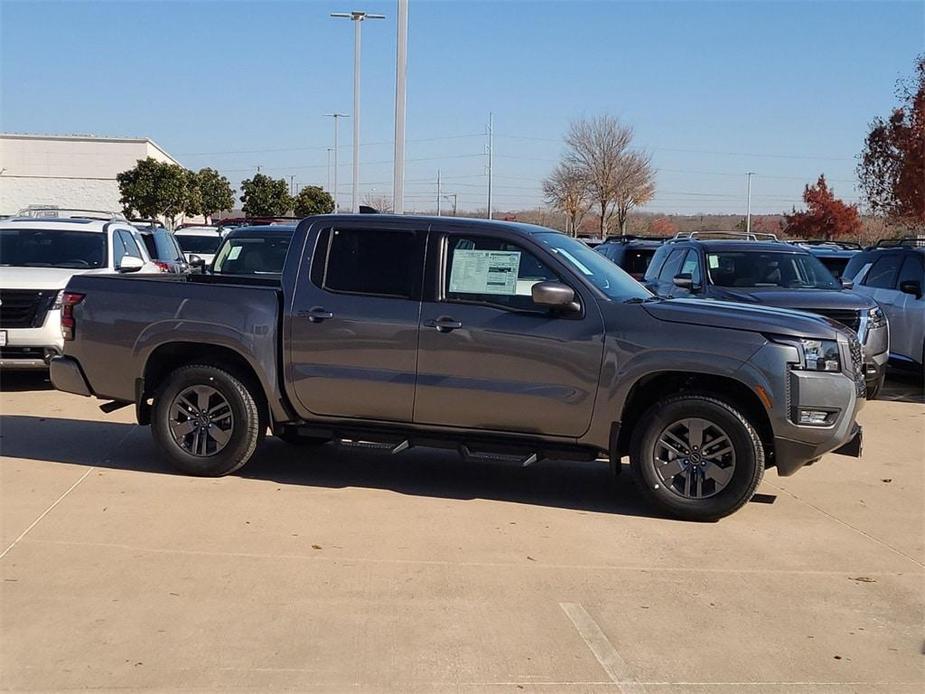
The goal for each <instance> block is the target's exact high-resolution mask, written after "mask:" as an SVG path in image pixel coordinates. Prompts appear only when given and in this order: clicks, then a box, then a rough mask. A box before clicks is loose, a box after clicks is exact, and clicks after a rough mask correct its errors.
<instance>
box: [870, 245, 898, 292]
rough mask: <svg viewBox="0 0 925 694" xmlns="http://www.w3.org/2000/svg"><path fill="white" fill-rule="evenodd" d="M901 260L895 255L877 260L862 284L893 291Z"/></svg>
mask: <svg viewBox="0 0 925 694" xmlns="http://www.w3.org/2000/svg"><path fill="white" fill-rule="evenodd" d="M901 260H902V258H901V257H900V256H899V255H898V254H896V253H891V254H889V255H885V256H883V257H882V258H878V259H877V261H876V262H875V263H874V265H873V267H871V269H870V270H869V271H868V273H867V276H866V277H865V278H864V281H863V283H862V284H864V285H865V286H867V287H875V288H877V289H895V288H896V276H897V275H898V274H899V263H900V261H901Z"/></svg>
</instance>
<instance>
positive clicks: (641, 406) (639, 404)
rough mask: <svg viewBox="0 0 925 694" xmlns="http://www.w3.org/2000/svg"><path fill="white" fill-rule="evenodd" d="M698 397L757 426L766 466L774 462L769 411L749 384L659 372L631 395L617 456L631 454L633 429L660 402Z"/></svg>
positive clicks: (636, 385) (633, 388)
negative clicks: (707, 398) (727, 408)
mask: <svg viewBox="0 0 925 694" xmlns="http://www.w3.org/2000/svg"><path fill="white" fill-rule="evenodd" d="M683 393H698V394H702V395H709V396H711V397H715V398H717V399H720V400H723V401H725V402H728V403H729V404H731V405H735V406H736V407H737V408H738V409H739V410H740V411H741V412H742V414H743V415H745V416H746V417H747V418H748V419H749V420H750V421H751V422H752V423H753V425H754V427H755V430H756V431H757V432H758V436H759V437H760V438H761V443H762V445H763V447H764V450H765V466H766V467H770V466H771V465H772V464H773V461H774V433H773V430H772V428H771V419H770V417H769V415H768V411H767V408H766V407H765V406H764V404H763V403H762V402H761V399H760V398H759V397H758V395H757V394H756V393H755V392H754V391H753V390H752V389H751V388H749V387H748V386H747V385H746V384H745V383H743V382H742V381H739V380H737V379H735V378H732V377H730V376H720V375H717V374H710V373H696V372H695V373H691V372H689V371H657V372H653V373H648V374H646V375H644V376H642V377H640V378H639V379H637V380H636V381H635V382H634V383H633V385H632V386H631V387H630V389H629V391H628V395H627V397H626V400H625V402H624V405H623V410H622V412H621V413H620V417H619V421H620V430H619V434H618V435H617V442H616V445H617V455H618V456H623V455H626V454H628V453H629V448H630V439H631V438H632V432H633V429H634V428H635V427H636V425H637V424H638V423H639V420H640V418H641V417H642V415H643V414H644V413H645V411H646V410H648V409H649V407H651V406H652V405H654V404H655V403H656V402H658V401H659V400H662V399H663V398H665V397H668V396H670V395H679V394H683Z"/></svg>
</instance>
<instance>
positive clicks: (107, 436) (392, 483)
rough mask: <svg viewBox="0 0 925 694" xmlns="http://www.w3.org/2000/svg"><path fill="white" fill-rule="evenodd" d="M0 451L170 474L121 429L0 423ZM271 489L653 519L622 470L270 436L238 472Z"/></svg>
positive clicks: (37, 421)
mask: <svg viewBox="0 0 925 694" xmlns="http://www.w3.org/2000/svg"><path fill="white" fill-rule="evenodd" d="M0 432H2V438H0V454H2V455H4V456H7V457H9V458H21V459H26V460H36V461H40V462H45V463H63V464H69V465H85V466H92V467H97V468H109V469H113V470H129V471H135V472H142V473H152V474H177V473H174V471H173V469H172V468H171V467H170V465H169V464H168V462H167V461H166V460H163V459H162V457H161V456H160V455H159V453H158V451H157V449H156V448H155V446H154V443H153V442H152V441H151V437H150V433H149V431H148V429H147V427H139V426H136V425H134V424H125V423H120V422H99V421H84V420H75V419H56V418H51V417H34V416H24V415H4V416H0ZM236 475H237V476H239V477H241V478H244V479H254V480H268V481H273V482H276V483H278V484H286V485H302V486H306V487H324V488H331V489H346V488H350V487H357V488H366V489H380V490H388V491H392V492H396V493H399V494H407V495H411V496H425V497H434V498H441V499H456V500H471V499H489V500H494V501H508V502H512V503H521V504H531V505H536V506H549V507H554V508H563V509H570V510H577V511H585V512H595V513H609V514H615V515H626V516H645V517H659V515H658V514H657V513H655V512H654V511H653V510H652V509H651V508H650V507H649V506H648V505H647V504H646V503H645V502H644V501H643V500H642V499H641V498H640V497H639V495H638V492H637V490H636V489H635V487H634V485H633V484H632V480H631V479H630V475H629V471H628V470H625V472H624V474H623V475H621V477H620V478H619V479H618V480H617V481H616V482H613V481H611V478H610V472H609V470H608V467H607V465H606V464H604V463H575V462H570V461H558V460H548V461H541V462H539V463H536V464H534V465H531V466H529V467H527V468H524V467H522V466H521V465H520V463H518V462H516V461H510V462H508V461H484V462H483V461H471V460H470V461H463V460H462V459H461V458H460V457H459V456H458V455H456V454H455V453H454V452H448V451H440V450H435V449H425V448H421V449H412V450H409V451H405V452H403V453H401V454H398V455H391V454H390V453H389V451H388V450H384V449H369V448H359V447H354V446H343V445H338V444H325V445H323V446H315V447H298V446H290V445H288V444H285V443H283V442H282V441H280V440H278V439H275V438H272V437H268V438H267V440H266V441H265V442H264V443H263V445H262V446H261V447H260V448H259V449H258V451H257V454H256V455H255V456H254V459H253V460H252V461H251V462H250V463H249V464H248V465H246V466H245V467H244V468H243V469H242V470H240V471H239V472H238V473H236Z"/></svg>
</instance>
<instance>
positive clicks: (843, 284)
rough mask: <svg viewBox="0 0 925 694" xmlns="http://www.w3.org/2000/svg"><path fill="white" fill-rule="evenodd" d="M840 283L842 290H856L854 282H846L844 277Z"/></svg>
mask: <svg viewBox="0 0 925 694" xmlns="http://www.w3.org/2000/svg"><path fill="white" fill-rule="evenodd" d="M840 281H841V287H842V289H854V280H846V279H845V278H844V277H842V278H841V280H840Z"/></svg>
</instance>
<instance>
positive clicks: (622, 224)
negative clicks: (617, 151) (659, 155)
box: [614, 152, 655, 236]
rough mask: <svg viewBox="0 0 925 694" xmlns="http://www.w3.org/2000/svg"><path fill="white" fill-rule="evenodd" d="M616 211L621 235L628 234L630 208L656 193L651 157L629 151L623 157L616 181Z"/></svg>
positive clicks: (643, 202) (646, 200)
mask: <svg viewBox="0 0 925 694" xmlns="http://www.w3.org/2000/svg"><path fill="white" fill-rule="evenodd" d="M615 188H616V204H615V208H614V209H615V212H616V217H617V226H618V227H619V228H620V235H621V236H624V235H626V220H627V219H628V217H629V213H630V210H632V209H633V208H634V207H638V206H639V205H644V204H646V203H647V202H649V200H651V199H652V196H653V195H654V194H655V171H654V170H653V169H652V162H651V158H650V157H649V155H648V154H643V153H641V152H628V153H626V154H625V155H624V156H623V157H622V161H621V164H620V166H619V170H618V174H617V182H616V186H615Z"/></svg>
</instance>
